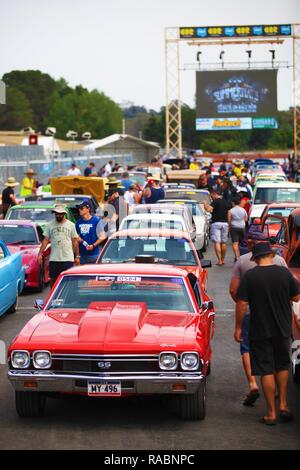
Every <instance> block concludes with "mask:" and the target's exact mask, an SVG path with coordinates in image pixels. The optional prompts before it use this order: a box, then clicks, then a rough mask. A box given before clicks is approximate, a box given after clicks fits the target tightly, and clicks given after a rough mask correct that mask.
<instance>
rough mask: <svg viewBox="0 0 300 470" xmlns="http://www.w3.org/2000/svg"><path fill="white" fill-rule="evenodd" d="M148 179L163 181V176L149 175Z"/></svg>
mask: <svg viewBox="0 0 300 470" xmlns="http://www.w3.org/2000/svg"><path fill="white" fill-rule="evenodd" d="M147 180H148V181H150V180H152V181H162V179H161V178H159V176H149V177H148V178H147Z"/></svg>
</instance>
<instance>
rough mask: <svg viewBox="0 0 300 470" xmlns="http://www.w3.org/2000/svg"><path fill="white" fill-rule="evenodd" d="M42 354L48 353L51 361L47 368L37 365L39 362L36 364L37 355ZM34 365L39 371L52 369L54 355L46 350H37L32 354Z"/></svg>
mask: <svg viewBox="0 0 300 470" xmlns="http://www.w3.org/2000/svg"><path fill="white" fill-rule="evenodd" d="M41 353H42V354H45V353H46V354H48V355H49V358H50V361H49V364H48V365H47V366H46V367H42V366H40V365H39V364H37V362H36V355H37V354H41ZM32 363H33V366H34V368H35V369H39V370H45V369H50V368H51V365H52V354H51V352H50V351H48V350H45V349H39V350H37V351H34V352H33V353H32Z"/></svg>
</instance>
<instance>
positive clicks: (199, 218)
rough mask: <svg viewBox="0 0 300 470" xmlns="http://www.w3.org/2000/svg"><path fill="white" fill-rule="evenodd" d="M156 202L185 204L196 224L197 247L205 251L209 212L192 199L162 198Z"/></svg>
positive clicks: (207, 239) (207, 238)
mask: <svg viewBox="0 0 300 470" xmlns="http://www.w3.org/2000/svg"><path fill="white" fill-rule="evenodd" d="M157 204H175V205H179V206H180V205H184V206H186V207H187V208H188V209H189V211H190V212H191V214H192V216H193V219H194V222H195V225H196V232H197V237H198V240H199V246H200V248H199V249H200V250H202V251H206V249H207V246H208V241H209V220H210V218H211V214H209V213H206V212H204V210H203V209H202V205H201V204H199V203H198V202H197V201H195V200H193V199H190V200H187V199H162V200H160V201H157ZM207 214H209V215H207Z"/></svg>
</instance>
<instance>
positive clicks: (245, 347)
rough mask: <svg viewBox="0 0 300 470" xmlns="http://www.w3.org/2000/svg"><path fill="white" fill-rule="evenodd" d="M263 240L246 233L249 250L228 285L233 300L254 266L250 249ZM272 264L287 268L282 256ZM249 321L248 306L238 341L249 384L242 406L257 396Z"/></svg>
mask: <svg viewBox="0 0 300 470" xmlns="http://www.w3.org/2000/svg"><path fill="white" fill-rule="evenodd" d="M257 227H259V226H257ZM263 240H265V237H264V234H263V232H260V231H256V232H253V233H251V234H250V233H249V234H248V239H247V246H248V250H249V252H248V253H246V254H245V255H242V256H240V257H239V258H238V260H237V261H236V263H235V265H234V268H233V271H232V277H231V282H230V287H229V292H230V295H231V297H232V300H233V301H234V302H236V301H237V291H238V288H239V285H240V283H241V280H242V278H243V276H244V275H245V274H246V273H247V272H248V271H249V270H250V269H253V268H255V266H256V263H255V261H251V258H252V249H253V247H254V245H255V244H256V243H259V242H261V241H263ZM273 264H276V265H277V266H283V267H285V268H287V264H286V262H285V260H284V259H283V258H282V256H279V255H277V254H276V255H275V256H274V258H273ZM249 322H250V312H249V308H247V311H246V312H245V316H244V319H243V324H242V341H241V342H240V353H241V356H242V362H243V367H244V371H245V375H246V379H247V382H248V386H249V392H248V394H247V395H246V397H245V399H244V401H243V405H244V406H253V405H254V403H255V402H256V400H257V399H258V397H259V390H258V385H257V382H256V378H255V376H254V375H252V374H251V364H250V353H249Z"/></svg>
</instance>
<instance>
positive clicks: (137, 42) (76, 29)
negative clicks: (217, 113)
mask: <svg viewBox="0 0 300 470" xmlns="http://www.w3.org/2000/svg"><path fill="white" fill-rule="evenodd" d="M0 18H1V29H0V44H1V47H0V51H1V52H0V77H1V76H2V75H3V74H4V73H7V72H10V71H12V70H28V69H35V70H37V69H38V70H41V71H42V72H45V73H49V74H50V75H51V76H52V77H54V78H55V79H58V78H60V77H63V78H65V79H66V80H67V82H68V83H69V84H70V85H71V86H75V85H79V84H81V85H82V86H84V87H86V88H88V89H94V88H96V89H98V90H100V91H102V92H104V93H105V94H106V95H107V96H109V97H110V98H112V99H113V100H114V101H116V102H117V103H120V102H122V101H124V100H128V101H131V102H133V103H134V104H136V105H141V106H142V105H143V106H146V107H147V108H148V109H155V110H159V108H160V107H161V106H163V105H164V104H165V45H164V32H165V28H166V27H179V26H202V25H203V26H210V25H211V26H217V25H221V26H222V25H230V24H231V25H247V24H287V23H300V1H299V0H251V1H250V2H247V3H246V2H243V1H242V0H226V1H224V0H209V1H208V0H205V1H204V0H26V1H24V0H9V1H7V0H0ZM223 49H224V48H223ZM269 49H270V46H269V45H266V46H258V47H256V48H255V47H254V48H253V57H254V58H253V60H261V61H265V60H267V61H270V53H269ZM275 49H276V59H278V60H280V61H283V62H289V63H290V64H291V61H292V54H291V52H292V49H291V41H286V43H285V44H284V45H283V46H275ZM220 50H221V47H219V46H215V47H212V46H208V47H206V48H202V51H203V53H202V55H201V59H202V61H203V62H218V60H219V59H218V56H219V53H220ZM245 50H246V46H232V47H229V46H227V47H226V48H225V55H224V59H225V63H226V61H234V60H235V61H237V60H238V61H245V60H246V59H245V57H246V55H245ZM196 53H197V49H196V48H195V47H189V46H186V45H183V44H181V46H180V58H181V67H182V69H184V68H186V64H190V63H193V64H194V63H195V64H196ZM291 77H292V69H291V68H285V69H281V70H280V71H279V76H278V107H279V109H288V107H289V106H291V105H292V78H291ZM180 94H181V100H182V101H184V102H185V103H187V104H188V105H189V106H193V105H194V101H195V71H194V70H185V71H184V70H182V72H181V86H180Z"/></svg>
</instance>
